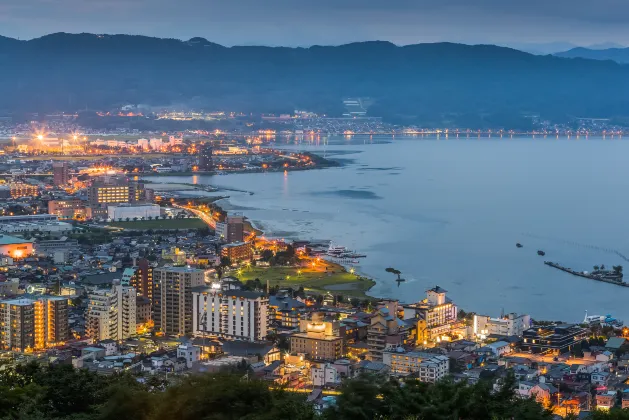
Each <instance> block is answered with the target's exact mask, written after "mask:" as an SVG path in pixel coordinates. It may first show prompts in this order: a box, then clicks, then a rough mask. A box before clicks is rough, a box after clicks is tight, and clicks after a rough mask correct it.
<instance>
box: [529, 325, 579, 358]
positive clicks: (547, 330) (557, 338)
mask: <svg viewBox="0 0 629 420" xmlns="http://www.w3.org/2000/svg"><path fill="white" fill-rule="evenodd" d="M587 335H588V331H587V330H586V329H585V328H581V327H579V326H578V325H571V324H559V325H551V326H544V327H537V328H536V327H534V328H530V329H528V330H526V331H524V333H523V338H522V346H521V347H522V350H524V351H531V352H533V353H546V352H549V353H552V354H562V353H567V352H569V351H570V350H571V349H572V348H573V347H574V346H575V345H576V344H579V343H581V341H582V340H583V339H585V338H587Z"/></svg>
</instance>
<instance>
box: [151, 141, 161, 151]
mask: <svg viewBox="0 0 629 420" xmlns="http://www.w3.org/2000/svg"><path fill="white" fill-rule="evenodd" d="M149 146H150V147H151V149H152V150H160V149H161V148H162V146H163V142H162V139H158V138H152V139H150V140H149Z"/></svg>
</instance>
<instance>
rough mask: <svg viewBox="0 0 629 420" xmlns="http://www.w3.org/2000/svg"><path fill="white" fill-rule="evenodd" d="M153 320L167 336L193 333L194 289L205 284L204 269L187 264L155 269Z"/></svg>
mask: <svg viewBox="0 0 629 420" xmlns="http://www.w3.org/2000/svg"><path fill="white" fill-rule="evenodd" d="M153 282H154V283H155V289H154V290H153V319H154V320H155V327H156V328H158V329H159V330H160V331H161V332H163V333H164V334H168V335H177V336H182V335H186V334H190V333H192V332H193V324H192V318H193V306H192V290H191V289H192V288H194V287H197V286H203V285H204V284H205V271H203V270H199V269H197V268H187V267H159V268H155V269H153Z"/></svg>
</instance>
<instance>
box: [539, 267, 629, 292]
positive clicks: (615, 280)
mask: <svg viewBox="0 0 629 420" xmlns="http://www.w3.org/2000/svg"><path fill="white" fill-rule="evenodd" d="M544 264H546V265H548V266H550V267H553V268H556V269H557V270H561V271H565V272H566V273H570V274H572V275H573V276H577V277H583V278H586V279H590V280H594V281H600V282H603V283H609V284H615V285H616V286H623V287H629V283H625V282H624V281H622V274H615V275H606V274H595V273H586V272H583V271H576V270H573V269H571V268H569V267H564V266H562V265H561V264H557V263H554V262H551V261H544Z"/></svg>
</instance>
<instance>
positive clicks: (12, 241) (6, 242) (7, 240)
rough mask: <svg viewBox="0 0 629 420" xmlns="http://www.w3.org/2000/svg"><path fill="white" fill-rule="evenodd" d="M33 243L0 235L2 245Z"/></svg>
mask: <svg viewBox="0 0 629 420" xmlns="http://www.w3.org/2000/svg"><path fill="white" fill-rule="evenodd" d="M32 243H33V241H27V240H26V239H22V238H18V237H15V236H9V235H0V245H13V244H32Z"/></svg>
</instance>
